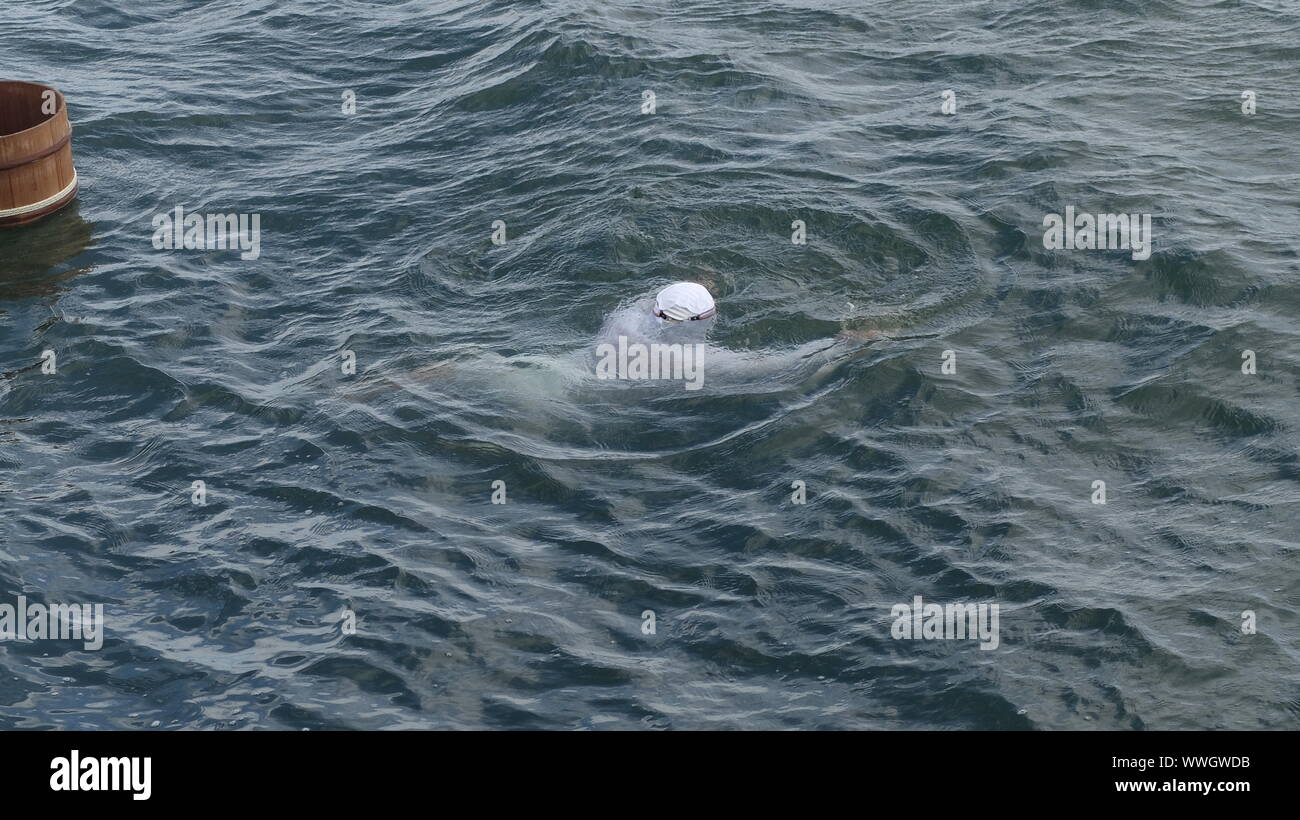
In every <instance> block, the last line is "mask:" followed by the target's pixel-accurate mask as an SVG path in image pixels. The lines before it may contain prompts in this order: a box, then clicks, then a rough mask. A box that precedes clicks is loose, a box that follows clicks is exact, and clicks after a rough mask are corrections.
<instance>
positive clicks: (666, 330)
mask: <svg viewBox="0 0 1300 820" xmlns="http://www.w3.org/2000/svg"><path fill="white" fill-rule="evenodd" d="M717 318H718V308H717V303H716V302H715V301H714V298H713V294H711V293H710V292H709V289H708V288H707V287H705V285H703V284H701V283H699V282H675V283H673V284H670V285H668V286H666V287H663V288H661V289H660V290H659V291H658V292H657V293H655V295H654V298H653V299H649V298H646V297H642V298H640V299H637V300H634V301H632V302H625V303H624V304H623V305H622V306H620V307H619V308H616V309H615V310H614V311H612V312H611V313H610V314H609V315H608V316H607V317H606V319H605V322H604V324H603V326H602V327H601V329H600V331H599V332H598V333H597V337H596V339H595V340H594V342H595V344H593V345H591V346H585V347H583V348H580V349H578V350H575V351H573V352H572V353H571V354H567V355H560V356H548V355H518V354H516V355H514V356H510V357H503V356H500V355H498V354H496V353H494V352H491V351H485V352H484V355H483V356H482V357H481V358H480V359H478V360H477V361H476V363H475V365H474V366H473V367H472V368H471V369H469V370H465V371H464V372H459V371H462V369H463V367H464V364H465V363H464V362H439V363H436V364H433V365H429V366H427V367H423V368H418V369H417V370H415V371H413V372H410V373H408V374H406V376H407V377H406V378H403V379H402V381H404V382H407V384H413V383H415V384H418V383H432V382H448V381H452V380H456V379H457V378H458V377H460V378H464V377H466V375H467V374H469V373H472V374H473V376H472V381H473V384H474V385H475V387H482V386H484V385H488V386H490V387H492V388H494V389H493V392H494V393H497V394H500V393H501V392H502V391H505V392H507V393H518V394H520V395H523V396H529V397H538V398H540V397H541V396H549V395H551V394H555V395H556V396H560V395H562V394H565V393H567V392H568V390H569V389H571V388H574V387H577V386H578V385H580V384H586V385H588V386H592V385H593V384H594V385H600V384H605V385H608V384H609V382H607V381H602V376H601V375H600V373H599V370H598V366H599V361H600V354H599V353H598V351H600V350H601V349H602V348H605V349H609V348H611V347H613V348H617V347H618V346H619V345H620V344H624V345H628V344H635V343H642V344H654V343H656V342H666V343H669V344H674V345H675V344H677V343H681V344H682V345H683V346H684V347H689V348H691V349H693V350H694V351H698V354H697V356H696V358H695V360H694V361H695V363H696V366H697V367H699V366H700V365H701V364H702V363H703V362H707V365H703V366H704V367H706V368H707V370H708V377H709V380H710V384H717V385H719V386H720V388H721V389H723V390H725V391H728V392H730V391H733V390H740V391H743V390H746V389H755V390H760V391H767V390H776V389H785V388H787V387H789V386H790V384H791V383H792V381H798V380H799V379H800V378H802V377H804V376H807V375H809V374H810V373H811V372H812V371H816V370H818V369H819V368H821V367H822V366H829V365H833V364H834V363H835V362H836V361H839V360H840V359H842V358H843V357H844V356H852V355H855V354H857V353H859V352H862V350H863V349H864V345H865V343H866V342H869V341H873V340H876V339H880V338H883V337H885V333H883V332H882V331H879V330H851V329H843V330H841V331H840V332H839V333H837V334H836V336H835V338H834V339H824V338H823V339H819V340H815V341H810V342H806V343H804V344H801V345H797V346H795V347H792V348H783V349H779V350H770V349H765V350H734V349H729V348H727V347H724V346H719V345H714V344H709V343H708V339H707V335H708V332H709V330H710V329H711V328H712V327H713V325H714V324H716V322H717ZM702 348H705V349H702ZM381 381H382V382H383V384H384V385H386V386H387V387H388V388H391V387H399V386H402V385H399V384H395V383H394V382H392V381H390V380H389V379H386V378H384V379H381ZM698 385H699V381H698V380H697V381H696V382H695V383H694V384H693V385H692V388H693V389H698ZM380 388H381V386H380V385H373V386H371V387H370V389H369V390H364V391H358V392H357V394H356V397H357V398H369V397H371V396H373V395H377V393H378V392H379V389H380Z"/></svg>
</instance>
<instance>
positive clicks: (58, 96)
mask: <svg viewBox="0 0 1300 820" xmlns="http://www.w3.org/2000/svg"><path fill="white" fill-rule="evenodd" d="M6 85H30V86H34V87H36V88H39V89H42V90H45V89H49V90H50V91H53V92H54V97H55V99H56V100H57V101H58V106H57V107H56V108H55V109H54V113H53V114H51V115H50V116H48V117H46V118H45V119H43V120H41V121H40V122H38V123H36V124H35V125H33V126H31V127H30V128H24V129H23V130H21V131H8V132H4V133H0V140H4V139H8V138H9V137H17V136H20V135H22V134H26V133H27V132H28V131H35V130H36V129H37V128H41V127H44V126H45V125H48V124H49V122H50V120H53V119H58V116H59V114H60V113H63V114H65V116H66V111H65V110H64V109H65V108H66V107H67V106H66V104H65V103H64V100H63V92H62V91H60V90H59V89H57V88H55V87H54V86H52V85H46V84H45V83H33V82H28V81H27V80H0V86H6Z"/></svg>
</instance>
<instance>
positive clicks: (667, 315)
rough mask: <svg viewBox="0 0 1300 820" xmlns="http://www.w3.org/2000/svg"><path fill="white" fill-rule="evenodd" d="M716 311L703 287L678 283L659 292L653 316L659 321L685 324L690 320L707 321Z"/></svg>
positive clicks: (691, 283) (710, 297)
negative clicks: (673, 320)
mask: <svg viewBox="0 0 1300 820" xmlns="http://www.w3.org/2000/svg"><path fill="white" fill-rule="evenodd" d="M715 312H716V311H715V310H714V306H713V297H712V296H710V295H709V292H708V290H706V289H705V287H704V286H703V285H699V284H696V283H695V282H678V283H677V284H675V285H669V286H668V287H666V288H664V289H663V290H661V291H659V295H658V296H656V297H655V315H656V316H658V317H659V318H661V319H676V320H677V321H679V322H685V321H688V320H691V319H708V318H710V317H711V316H713V315H714V313H715Z"/></svg>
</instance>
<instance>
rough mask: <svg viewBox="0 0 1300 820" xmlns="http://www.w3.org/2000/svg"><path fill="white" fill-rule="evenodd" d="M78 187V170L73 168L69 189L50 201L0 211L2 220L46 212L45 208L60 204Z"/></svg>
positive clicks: (43, 200) (65, 189)
mask: <svg viewBox="0 0 1300 820" xmlns="http://www.w3.org/2000/svg"><path fill="white" fill-rule="evenodd" d="M76 187H77V169H76V168H73V169H72V181H71V182H69V183H68V187H66V188H64V189H63V190H62V191H59V192H58V193H57V194H55V195H54V196H52V197H50V198H49V199H42V200H41V201H40V202H35V203H32V204H31V205H24V206H22V207H21V208H10V209H9V210H0V219H8V218H9V217H11V216H26V215H27V214H30V213H35V212H37V211H40V210H44V209H45V208H48V207H50V206H51V205H53V204H54V203H56V202H58V201H59V200H60V199H63V198H64V197H65V196H67V195H68V194H70V193H72V191H73V189H74V188H76Z"/></svg>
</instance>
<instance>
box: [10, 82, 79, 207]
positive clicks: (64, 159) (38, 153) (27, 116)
mask: <svg viewBox="0 0 1300 820" xmlns="http://www.w3.org/2000/svg"><path fill="white" fill-rule="evenodd" d="M76 196H77V172H76V171H75V170H74V169H73V167H72V125H71V124H69V122H68V108H67V106H66V105H65V104H64V102H63V95H62V94H60V93H59V92H58V91H57V90H56V89H53V88H50V87H48V86H44V85H38V84H36V83H18V82H0V228H8V227H13V226H14V225H23V224H25V223H28V222H35V221H36V220H38V219H40V218H41V217H43V216H47V215H49V214H52V213H54V212H55V211H57V210H59V209H60V208H62V207H63V206H65V205H67V204H68V203H69V202H71V201H72V200H73V199H75V198H76Z"/></svg>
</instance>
